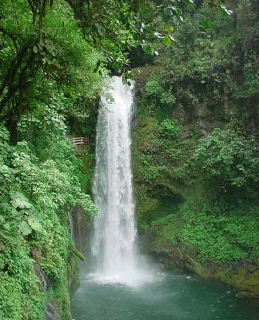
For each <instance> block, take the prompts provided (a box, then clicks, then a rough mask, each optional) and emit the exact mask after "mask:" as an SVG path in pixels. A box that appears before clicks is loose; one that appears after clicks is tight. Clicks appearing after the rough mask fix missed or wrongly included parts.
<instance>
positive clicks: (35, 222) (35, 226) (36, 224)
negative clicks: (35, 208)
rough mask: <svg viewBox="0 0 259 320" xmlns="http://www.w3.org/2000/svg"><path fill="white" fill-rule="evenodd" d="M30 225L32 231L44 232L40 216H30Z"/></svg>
mask: <svg viewBox="0 0 259 320" xmlns="http://www.w3.org/2000/svg"><path fill="white" fill-rule="evenodd" d="M28 224H29V225H30V227H31V228H32V230H35V231H38V232H40V231H42V225H41V219H40V217H39V216H37V215H35V214H33V215H30V216H29V218H28Z"/></svg>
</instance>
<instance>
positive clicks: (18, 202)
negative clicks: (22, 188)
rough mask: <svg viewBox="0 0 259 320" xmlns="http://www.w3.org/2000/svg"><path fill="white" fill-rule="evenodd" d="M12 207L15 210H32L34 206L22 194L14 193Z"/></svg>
mask: <svg viewBox="0 0 259 320" xmlns="http://www.w3.org/2000/svg"><path fill="white" fill-rule="evenodd" d="M11 199H12V200H11V205H12V206H13V207H14V208H15V209H17V208H18V209H31V208H32V205H31V204H30V203H29V201H28V199H27V198H26V197H25V196H24V195H23V194H22V193H20V192H14V193H12V194H11Z"/></svg>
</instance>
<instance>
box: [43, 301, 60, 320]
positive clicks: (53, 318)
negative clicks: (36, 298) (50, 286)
mask: <svg viewBox="0 0 259 320" xmlns="http://www.w3.org/2000/svg"><path fill="white" fill-rule="evenodd" d="M46 319H47V320H60V317H59V315H58V313H57V311H56V308H55V306H54V304H53V303H52V302H49V303H48V305H47V310H46Z"/></svg>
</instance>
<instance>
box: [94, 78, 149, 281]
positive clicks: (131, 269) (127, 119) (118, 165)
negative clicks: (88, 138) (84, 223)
mask: <svg viewBox="0 0 259 320" xmlns="http://www.w3.org/2000/svg"><path fill="white" fill-rule="evenodd" d="M132 112H133V84H132V85H131V86H128V85H127V84H124V83H123V81H122V78H121V77H112V78H111V79H110V83H109V86H108V87H107V88H106V90H105V92H104V94H103V96H102V99H101V107H100V110H99V115H98V123H97V141H96V169H95V178H94V196H95V204H96V206H97V208H98V209H99V214H98V215H97V216H96V217H95V221H94V234H93V238H92V245H91V250H92V256H93V258H94V261H95V263H94V268H95V270H94V274H92V275H91V276H92V277H93V278H94V280H96V281H100V282H109V283H123V284H127V285H133V286H134V285H136V284H137V283H139V282H141V281H144V278H146V275H147V274H145V276H144V274H143V272H140V270H143V268H140V266H139V259H138V258H137V257H138V256H137V252H136V226H135V221H134V201H133V195H132V171H131V120H132Z"/></svg>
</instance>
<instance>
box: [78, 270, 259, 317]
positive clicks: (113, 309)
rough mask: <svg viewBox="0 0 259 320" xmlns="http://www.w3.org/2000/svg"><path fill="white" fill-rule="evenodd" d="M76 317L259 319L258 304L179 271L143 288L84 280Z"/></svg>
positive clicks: (79, 293)
mask: <svg viewBox="0 0 259 320" xmlns="http://www.w3.org/2000/svg"><path fill="white" fill-rule="evenodd" d="M72 310H73V316H74V319H75V320H257V319H258V314H259V308H258V305H257V304H255V303H253V302H250V301H246V300H243V299H239V298H237V297H236V296H235V295H234V293H233V292H232V291H231V290H230V289H229V288H228V287H226V286H225V285H222V284H221V283H218V282H210V281H204V280H201V279H198V278H196V277H194V276H190V275H186V274H178V273H167V274H159V275H158V276H157V279H156V280H155V281H154V282H152V283H149V284H145V285H143V286H141V287H137V288H135V289H134V288H131V287H127V286H123V285H116V284H100V283H96V282H93V281H91V280H90V279H88V278H83V279H82V280H81V286H80V287H79V289H78V290H77V291H76V293H75V295H74V297H73V301H72Z"/></svg>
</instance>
